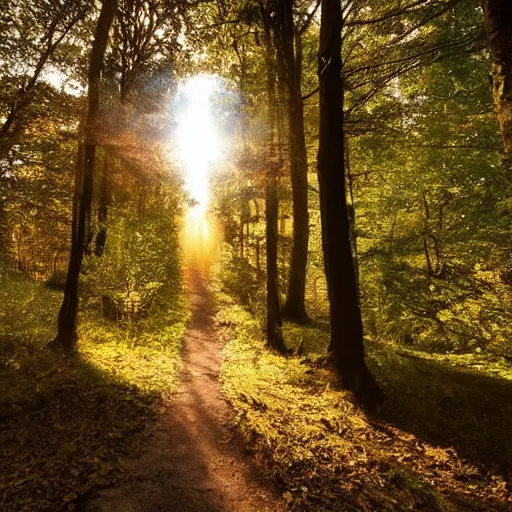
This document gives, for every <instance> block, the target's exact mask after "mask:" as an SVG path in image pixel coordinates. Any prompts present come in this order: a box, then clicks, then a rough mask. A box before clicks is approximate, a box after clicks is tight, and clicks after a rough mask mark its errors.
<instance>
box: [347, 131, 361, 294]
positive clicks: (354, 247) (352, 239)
mask: <svg viewBox="0 0 512 512" xmlns="http://www.w3.org/2000/svg"><path fill="white" fill-rule="evenodd" d="M345 159H346V160H345V162H346V175H347V178H348V180H347V181H348V191H349V194H350V215H349V221H350V223H349V225H350V243H351V244H352V254H353V257H354V271H355V273H356V284H357V295H358V297H359V286H360V282H359V253H358V251H357V228H356V203H355V201H354V178H353V176H352V170H351V168H350V148H349V144H348V139H347V138H345Z"/></svg>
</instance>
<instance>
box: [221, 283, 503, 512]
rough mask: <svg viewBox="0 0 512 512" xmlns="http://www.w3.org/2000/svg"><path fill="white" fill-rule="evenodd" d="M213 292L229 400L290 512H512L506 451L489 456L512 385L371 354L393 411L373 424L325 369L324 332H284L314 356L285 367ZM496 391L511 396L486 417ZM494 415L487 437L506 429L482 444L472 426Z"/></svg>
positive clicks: (387, 351) (255, 329)
mask: <svg viewBox="0 0 512 512" xmlns="http://www.w3.org/2000/svg"><path fill="white" fill-rule="evenodd" d="M217 288H218V287H217ZM215 291H216V296H217V301H218V306H219V313H218V314H217V324H218V326H219V328H220V329H221V330H222V332H223V333H224V336H225V338H226V339H227V340H228V343H227V345H226V348H225V360H224V363H223V366H222V372H221V381H222V387H223V391H224V393H225V395H226V397H227V399H228V400H229V402H230V403H231V404H232V406H233V408H234V410H235V412H236V419H237V424H238V426H239V428H240V429H241V431H242V433H243V435H244V437H245V439H246V440H247V442H248V443H249V445H250V446H251V447H252V449H253V450H254V452H255V454H256V457H257V459H258V460H259V461H260V463H261V464H263V465H264V466H265V467H266V469H267V470H268V471H270V472H271V474H272V475H273V476H274V477H275V478H276V479H277V481H278V482H279V483H280V485H281V487H282V490H283V493H284V497H285V498H286V500H287V501H288V503H289V506H290V509H291V510H297V511H302V512H305V511H309V510H311V511H313V510H314V511H333V510H334V511H352V510H353V511H356V510H357V511H365V510H368V511H369V510H379V511H390V512H391V511H397V510H412V511H416V510H428V511H433V512H435V511H439V512H441V511H443V512H444V511H461V510H462V511H464V510H467V511H475V510H479V511H482V512H483V511H491V510H494V511H505V510H508V509H509V507H510V504H511V503H512V501H511V500H512V498H511V495H510V492H509V491H510V488H508V487H507V485H508V483H507V478H506V476H507V474H506V471H503V467H500V464H501V462H503V463H505V461H506V460H508V459H506V458H504V459H503V460H502V461H501V462H500V460H499V459H497V458H496V457H494V455H495V452H496V450H494V455H493V454H492V453H491V454H490V455H489V456H486V457H484V452H485V451H486V450H489V449H490V448H491V447H493V444H492V443H496V442H498V443H499V444H498V446H502V447H503V446H504V445H505V444H506V443H507V440H508V437H509V432H510V431H511V430H510V429H509V427H510V418H511V417H512V415H508V413H509V411H510V405H509V404H510V397H511V393H510V387H509V386H510V384H511V382H510V381H503V380H502V379H500V380H496V377H490V376H487V375H484V374H482V373H478V375H476V377H479V378H476V379H475V373H474V371H471V372H461V371H460V370H457V369H455V368H453V367H452V366H451V365H449V364H447V363H445V362H436V365H439V366H436V367H432V361H430V360H428V359H421V360H420V361H417V360H416V359H413V358H411V357H410V354H403V353H397V352H396V351H395V349H394V348H391V347H381V348H379V349H378V350H375V349H374V350H372V351H371V352H370V357H369V363H370V365H371V367H372V370H373V371H374V373H375V374H376V375H377V378H378V380H379V382H380V383H381V384H382V386H383V388H384V390H385V391H386V393H387V395H388V397H389V399H388V402H387V403H386V405H385V406H384V407H383V409H382V410H381V411H379V412H378V413H377V414H374V415H368V414H366V413H365V412H364V411H362V410H361V409H359V408H357V407H355V406H354V405H353V403H352V400H351V395H350V394H349V393H347V392H345V391H344V390H342V389H340V388H339V381H338V378H337V375H336V373H335V372H334V371H333V370H332V368H331V367H330V366H329V365H328V364H326V363H325V358H323V357H322V356H323V355H324V354H325V343H326V340H327V338H328V336H327V335H326V329H325V326H322V325H316V326H315V325H313V326H311V327H308V328H307V329H302V328H299V327H296V326H285V329H284V332H285V336H286V337H287V340H288V343H289V346H290V347H291V348H292V349H296V348H297V346H298V345H299V344H300V343H302V345H303V350H304V356H303V357H293V358H288V359H285V358H283V357H280V356H278V355H277V354H274V353H272V352H269V351H267V350H266V349H265V348H264V339H263V335H262V329H261V324H260V322H259V321H258V320H256V319H255V318H254V317H252V316H251V315H250V314H249V313H248V312H247V311H245V310H244V309H242V308H240V307H239V306H237V305H236V304H235V302H234V301H233V299H232V298H231V297H230V296H228V295H226V294H224V293H222V292H221V291H220V290H219V289H217V290H215ZM426 368H428V369H429V372H430V373H425V371H426ZM454 371H457V372H458V373H457V374H456V375H453V372H454ZM459 373H463V374H464V375H463V376H461V375H459ZM468 375H469V377H468ZM448 377H450V378H448ZM480 377H481V378H482V379H484V380H486V379H491V381H490V383H489V385H491V387H490V388H489V387H485V388H482V380H481V379H480ZM461 379H462V380H461ZM464 379H466V380H464ZM457 383H458V384H457ZM457 386H459V387H457ZM496 386H497V387H496ZM502 386H504V387H503V389H502ZM479 388H480V392H478V389H479ZM498 388H499V389H502V391H503V392H502V394H501V395H499V398H498V399H497V400H498V402H497V404H496V407H494V408H493V407H489V406H488V405H487V406H486V405H485V404H489V403H490V402H492V401H493V400H496V395H495V394H494V391H495V390H496V389H498ZM468 393H469V394H470V397H469V398H467V399H466V400H465V401H464V402H462V403H460V404H459V408H457V409H453V407H454V402H450V399H449V398H450V397H451V399H452V400H455V403H458V400H461V396H464V394H468ZM471 393H474V394H473V395H471ZM443 397H444V399H443ZM433 404H435V405H433ZM482 407H483V410H482ZM499 408H501V409H502V412H501V414H499V413H498V409H499ZM463 411H466V412H467V414H466V413H463ZM485 413H487V414H489V421H488V422H487V423H485V424H484V425H485V426H484V428H485V427H487V426H489V427H490V425H491V423H493V422H496V423H497V425H496V426H495V428H494V430H493V431H492V432H493V433H492V435H491V434H490V437H489V438H485V439H482V429H481V427H479V425H478V422H477V421H474V420H475V419H479V418H480V419H481V417H482V414H485ZM507 415H508V416H507ZM507 417H508V418H509V419H507ZM434 434H435V435H434ZM475 446H477V448H476V449H472V448H471V447H473V448H474V447H475Z"/></svg>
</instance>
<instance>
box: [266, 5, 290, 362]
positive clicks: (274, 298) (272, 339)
mask: <svg viewBox="0 0 512 512" xmlns="http://www.w3.org/2000/svg"><path fill="white" fill-rule="evenodd" d="M260 6H261V16H262V21H263V27H264V35H265V43H264V44H265V65H266V73H267V76H266V80H267V84H266V93H267V130H268V137H267V144H268V155H269V158H268V161H267V164H266V165H267V172H266V176H265V218H266V232H265V234H266V244H267V268H266V270H267V343H268V345H269V346H270V347H271V348H273V349H275V350H277V351H279V352H281V353H285V352H286V345H285V344H284V340H283V333H282V330H281V326H282V320H281V309H280V304H279V290H278V268H277V237H278V214H279V199H278V184H279V170H280V168H281V167H282V164H281V160H282V156H281V154H280V152H281V149H280V148H279V147H278V145H279V142H280V140H279V139H280V137H281V133H280V130H279V128H278V126H277V125H278V122H279V120H278V110H279V107H278V102H277V101H276V100H277V99H278V98H277V96H276V76H275V58H274V54H273V47H272V41H271V25H270V15H269V12H268V10H266V9H265V8H264V6H263V2H260ZM276 135H277V137H276Z"/></svg>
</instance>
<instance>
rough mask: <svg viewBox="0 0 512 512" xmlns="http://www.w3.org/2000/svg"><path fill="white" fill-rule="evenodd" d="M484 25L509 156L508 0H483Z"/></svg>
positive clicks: (511, 33)
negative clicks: (484, 0)
mask: <svg viewBox="0 0 512 512" xmlns="http://www.w3.org/2000/svg"><path fill="white" fill-rule="evenodd" d="M485 27H486V30H487V39H488V41H489V47H490V50H491V56H492V80H493V96H494V103H495V106H496V113H497V116H498V121H499V123H500V128H501V136H502V138H503V146H504V149H505V156H506V157H507V159H509V160H510V159H512V2H511V1H510V0H486V2H485Z"/></svg>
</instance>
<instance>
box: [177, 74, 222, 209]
mask: <svg viewBox="0 0 512 512" xmlns="http://www.w3.org/2000/svg"><path fill="white" fill-rule="evenodd" d="M217 87H219V80H218V79H217V78H216V77H214V76H211V75H196V76H193V77H191V78H189V79H188V80H186V81H185V82H183V83H182V84H181V85H180V87H179V89H178V98H179V99H180V100H182V102H183V105H182V108H180V109H179V114H178V117H177V120H178V126H177V142H178V148H177V149H178V151H179V153H178V156H179V160H180V161H181V162H182V165H183V168H184V171H185V186H186V189H187V190H188V192H189V193H190V196H191V198H192V199H194V200H196V201H197V202H198V203H199V204H198V205H197V206H196V207H195V208H193V209H191V212H190V215H201V214H202V213H204V210H205V208H206V206H207V204H208V197H209V192H208V188H209V171H210V168H211V165H212V163H213V162H215V161H216V160H218V159H219V158H220V156H221V141H220V138H219V136H218V131H217V129H216V126H215V119H214V117H213V114H212V108H211V96H212V94H213V92H214V90H215V89H216V88H217Z"/></svg>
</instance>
